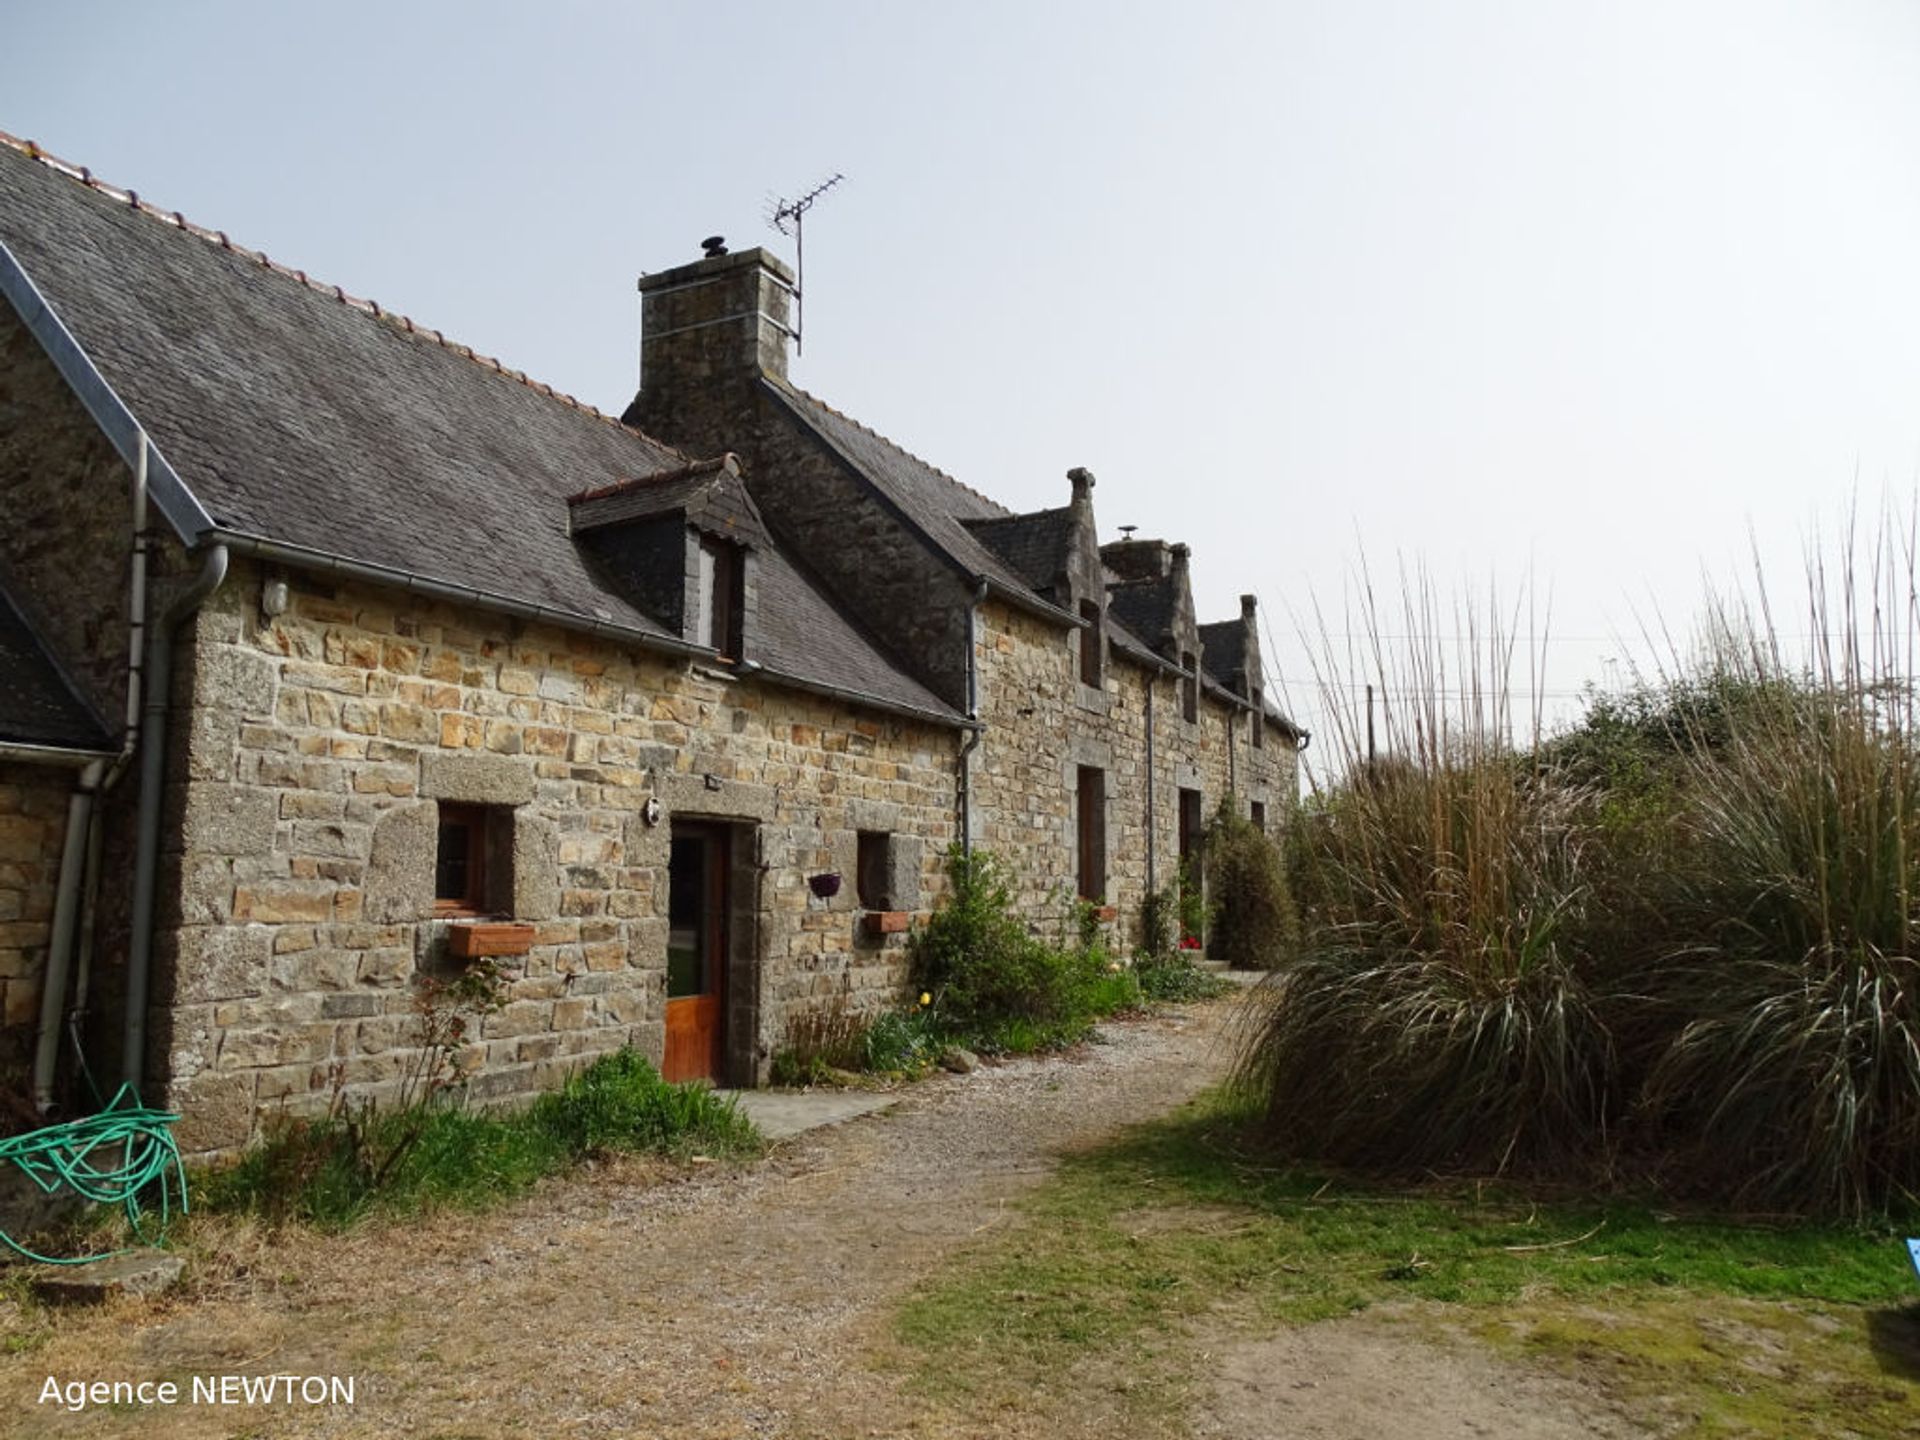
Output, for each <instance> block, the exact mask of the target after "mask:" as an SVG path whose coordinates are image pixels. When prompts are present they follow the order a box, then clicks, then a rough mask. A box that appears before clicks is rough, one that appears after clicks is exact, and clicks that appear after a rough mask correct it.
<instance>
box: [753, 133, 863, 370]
mask: <svg viewBox="0 0 1920 1440" xmlns="http://www.w3.org/2000/svg"><path fill="white" fill-rule="evenodd" d="M846 178H847V177H846V176H844V175H842V174H840V173H839V171H837V170H836V171H835V172H834V173H833V174H832V175H830V176H828V177H827V178H826V179H825V180H822V181H821V182H820V183H819V184H818V185H816V186H814V187H813V188H812V189H811V190H809V191H807V193H806V194H804V195H802V196H801V197H800V198H799V199H798V200H785V199H776V200H774V201H773V202H772V205H771V208H770V209H769V210H768V212H767V223H768V224H769V225H771V226H773V228H774V229H776V230H778V231H779V232H780V233H781V234H782V235H791V236H792V237H793V350H794V353H795V354H796V355H798V354H801V353H803V352H804V351H805V349H806V345H805V343H804V342H803V341H802V340H801V338H800V335H801V332H802V331H803V330H804V329H805V328H806V314H807V310H806V304H807V302H806V288H807V248H806V237H805V235H804V233H803V231H804V226H803V223H802V222H804V221H805V219H806V217H807V211H809V210H811V209H812V208H813V205H814V202H815V201H816V200H818V199H819V198H820V197H821V196H822V195H824V194H826V193H827V191H829V190H831V189H832V188H833V187H834V186H836V185H838V184H839V183H840V182H841V181H842V180H844V179H846ZM788 226H792V227H793V228H791V229H789V228H787V227H788Z"/></svg>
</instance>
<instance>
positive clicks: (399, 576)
mask: <svg viewBox="0 0 1920 1440" xmlns="http://www.w3.org/2000/svg"><path fill="white" fill-rule="evenodd" d="M215 535H216V538H218V539H219V540H220V541H221V542H222V543H223V544H225V545H226V546H228V547H229V548H230V549H232V550H233V551H234V552H235V553H236V554H240V555H250V556H252V557H254V558H255V559H260V560H271V561H275V562H278V563H280V564H283V565H291V566H294V567H297V568H299V569H303V570H315V571H319V572H320V573H321V574H326V575H344V576H347V577H348V578H350V579H355V580H364V581H366V582H367V583H369V584H372V585H386V586H392V587H395V588H397V589H401V590H406V591H409V592H411V593H413V594H416V595H425V596H428V597H430V598H432V599H435V600H446V601H449V602H451V603H453V604H457V605H472V606H475V607H477V608H479V609H482V610H493V611H497V612H500V613H502V614H507V615H517V616H520V617H521V618H523V619H527V620H537V621H540V622H541V623H543V624H547V625H552V626H554V627H555V628H556V629H561V630H572V631H577V632H579V633H581V634H585V635H593V636H597V637H599V638H601V639H606V640H613V641H618V642H620V643H622V644H626V645H634V646H637V647H639V648H641V649H646V650H653V651H658V652H660V653H662V654H667V655H676V656H684V657H687V658H690V659H698V660H708V661H715V662H717V661H718V660H719V652H718V651H717V650H714V649H712V648H711V647H710V646H706V645H696V644H693V643H692V642H691V641H687V640H681V639H678V638H676V637H675V636H672V635H667V634H663V633H657V632H655V631H651V630H642V629H640V628H639V627H638V626H635V625H623V624H620V623H619V622H618V621H613V620H599V619H595V618H593V617H591V616H587V615H581V614H579V613H578V612H576V611H572V610H559V609H556V608H554V607H553V606H551V605H539V604H535V603H533V602H531V601H527V600H516V599H514V598H513V597H512V596H509V595H502V594H500V593H498V592H497V591H492V590H482V589H480V588H479V587H478V586H474V585H461V584H458V583H455V582H453V581H449V580H436V579H434V578H433V577H432V576H429V575H421V574H418V573H416V572H413V571H407V570H401V569H398V568H396V567H393V566H387V565H375V564H371V563H369V562H368V561H365V560H352V559H349V558H348V557H346V556H345V555H339V554H335V553H333V552H331V551H326V550H315V549H311V548H309V547H307V546H303V545H289V544H286V543H285V542H283V541H279V540H269V539H267V538H266V537H265V536H263V535H250V534H246V533H244V532H241V531H236V530H219V531H216V532H215ZM730 673H731V674H733V675H734V676H736V677H740V678H744V677H745V676H747V675H761V676H764V677H766V679H768V680H769V681H772V682H773V683H775V684H780V685H786V686H790V687H791V688H793V689H795V690H804V691H807V692H808V693H810V694H814V695H821V696H824V697H826V698H827V699H830V700H844V701H846V702H847V703H849V704H853V705H859V706H863V707H864V708H866V709H869V710H880V711H884V712H886V713H888V714H892V715H900V716H903V717H905V718H907V719H910V720H920V721H925V722H928V723H931V724H935V725H943V726H946V727H947V728H949V729H959V728H962V727H963V726H964V725H965V724H966V722H965V721H964V720H962V719H961V718H960V717H959V716H957V715H953V714H948V713H943V712H942V711H938V710H928V709H924V708H922V707H919V706H915V705H910V704H907V703H906V702H904V701H899V700H886V699H882V698H881V697H879V696H874V695H868V694H866V693H864V692H862V691H859V690H850V689H847V688H845V687H843V686H839V685H830V684H828V683H827V682H826V681H824V680H810V679H808V678H806V677H805V676H802V675H794V674H790V673H788V672H787V671H784V670H776V669H774V668H773V667H771V666H769V665H765V664H760V663H756V664H755V665H754V668H753V669H752V670H741V669H739V668H738V667H735V668H734V669H733V670H732V671H731V672H730Z"/></svg>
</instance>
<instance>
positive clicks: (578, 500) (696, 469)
mask: <svg viewBox="0 0 1920 1440" xmlns="http://www.w3.org/2000/svg"><path fill="white" fill-rule="evenodd" d="M627 428H629V429H631V428H632V427H631V426H629V427H627ZM648 438H649V439H651V438H652V437H651V436H649V437H648ZM730 465H731V467H732V468H733V469H734V470H735V471H736V472H737V471H738V469H739V460H738V458H737V457H736V456H735V455H734V453H733V452H732V451H731V450H729V451H727V452H726V453H725V454H723V455H715V456H713V457H712V458H711V459H707V460H695V461H692V462H691V463H689V464H686V465H680V466H676V467H675V468H674V469H672V470H659V471H655V472H654V473H653V474H651V475H636V476H634V477H633V478H631V479H628V480H616V481H614V482H613V483H612V484H611V485H600V486H596V487H594V488H593V489H591V490H582V491H580V492H579V493H577V494H574V495H569V496H568V497H567V503H568V504H569V505H584V504H586V503H587V502H588V501H589V500H605V499H607V498H608V497H610V496H613V495H625V494H627V493H628V492H629V491H633V490H645V489H650V488H652V487H653V486H655V485H666V484H671V483H672V482H673V481H675V480H690V479H692V478H693V477H694V476H696V475H713V474H717V473H719V472H720V471H722V470H725V469H727V468H729V466H730Z"/></svg>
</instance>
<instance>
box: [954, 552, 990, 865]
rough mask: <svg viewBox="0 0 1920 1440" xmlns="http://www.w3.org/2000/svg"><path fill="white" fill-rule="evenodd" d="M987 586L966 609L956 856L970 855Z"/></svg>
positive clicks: (981, 728)
mask: <svg viewBox="0 0 1920 1440" xmlns="http://www.w3.org/2000/svg"><path fill="white" fill-rule="evenodd" d="M986 598H987V582H986V580H985V579H984V578H982V579H981V580H980V581H979V588H978V589H976V590H975V591H974V592H973V600H972V602H971V603H970V604H969V605H968V606H967V719H968V721H969V722H970V723H971V725H972V729H971V730H969V731H968V732H967V738H966V739H965V740H964V741H963V742H961V745H960V758H959V768H960V774H959V777H958V785H959V790H960V853H961V854H962V855H966V856H969V857H970V856H971V855H972V854H973V752H974V751H975V750H976V749H978V748H979V746H980V737H981V735H982V734H984V733H985V730H986V727H985V726H983V725H982V724H981V723H980V662H979V649H980V607H981V605H982V604H984V603H985V602H986Z"/></svg>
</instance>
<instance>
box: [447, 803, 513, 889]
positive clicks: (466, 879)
mask: <svg viewBox="0 0 1920 1440" xmlns="http://www.w3.org/2000/svg"><path fill="white" fill-rule="evenodd" d="M509 823H510V815H509V812H508V811H505V810H502V809H499V808H497V807H489V806H486V805H444V804H443V805H442V806H441V807H440V839H439V845H438V847H437V849H436V850H435V852H434V861H433V911H434V914H436V915H487V914H491V913H493V912H494V911H496V910H500V909H505V908H508V907H507V905H506V903H505V901H506V896H507V895H508V894H509V893H511V886H510V885H509V884H508V883H507V882H508V880H509V875H508V872H509V870H510V868H511V860H510V858H509V857H511V855H512V853H513V852H512V848H511V847H512V842H511V838H510V832H509V831H508V828H507V827H508V825H509Z"/></svg>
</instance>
